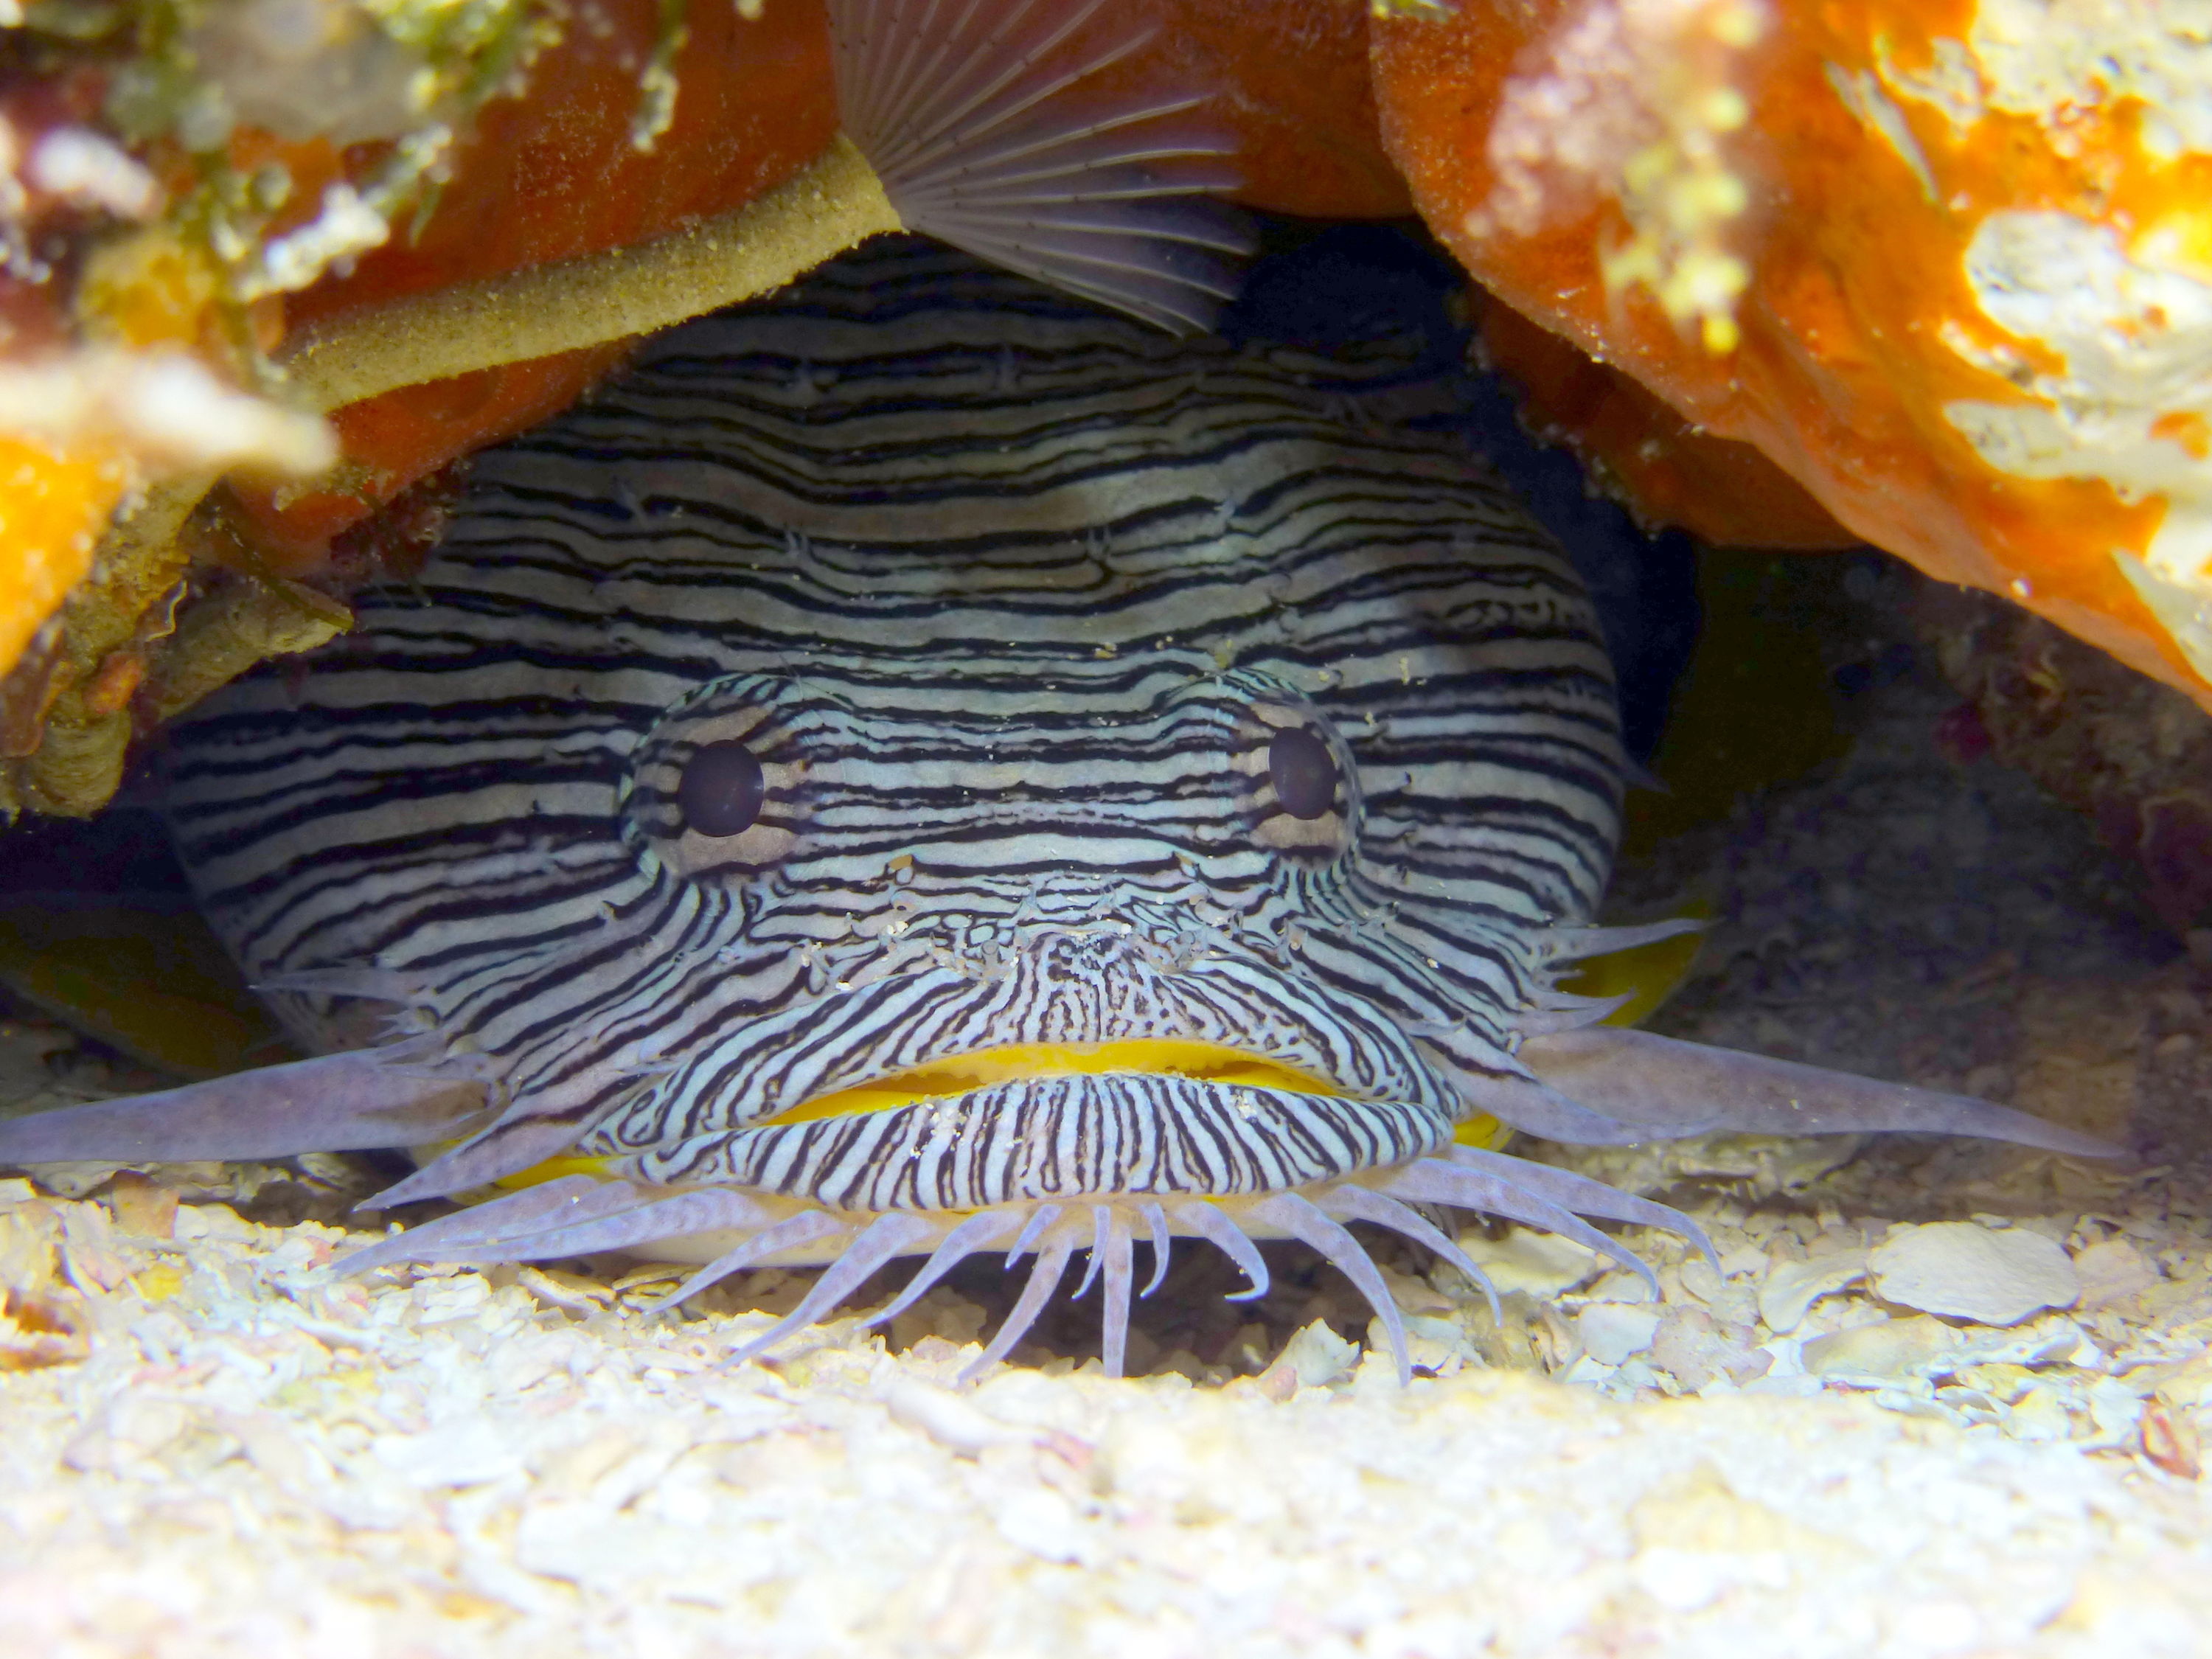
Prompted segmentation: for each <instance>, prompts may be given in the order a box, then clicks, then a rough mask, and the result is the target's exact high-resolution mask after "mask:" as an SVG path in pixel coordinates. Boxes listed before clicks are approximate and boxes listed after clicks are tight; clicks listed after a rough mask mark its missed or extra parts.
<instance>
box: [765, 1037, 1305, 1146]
mask: <svg viewBox="0 0 2212 1659" xmlns="http://www.w3.org/2000/svg"><path fill="white" fill-rule="evenodd" d="M1101 1072H1133V1073H1144V1074H1147V1075H1151V1076H1155V1077H1187V1078H1194V1079H1198V1080H1200V1081H1201V1082H1205V1083H1240V1084H1243V1085H1245V1086H1246V1087H1248V1088H1255V1089H1286V1090H1289V1091H1292V1092H1293V1093H1297V1094H1302V1095H1339V1094H1341V1093H1343V1092H1344V1091H1342V1090H1340V1089H1339V1088H1338V1087H1337V1086H1336V1085H1334V1084H1333V1083H1331V1082H1329V1081H1328V1079H1325V1078H1321V1077H1316V1075H1315V1074H1314V1073H1311V1072H1306V1071H1301V1070H1300V1069H1298V1068H1297V1067H1296V1066H1285V1065H1284V1064H1283V1063H1282V1062H1281V1061H1280V1060H1267V1059H1264V1058H1262V1057H1261V1056H1260V1055H1258V1054H1247V1053H1245V1052H1244V1051H1243V1049H1241V1048H1226V1047H1224V1046H1223V1045H1222V1044H1220V1043H1217V1042H1182V1041H1179V1040H1176V1039H1174V1038H1167V1037H1131V1038H1127V1039H1125V1040H1123V1041H1121V1042H1015V1043H1009V1044H1007V1045H1006V1046H1005V1047H1004V1048H978V1049H976V1050H975V1051H974V1052H973V1053H971V1054H952V1055H949V1056H947V1057H946V1058H945V1059H943V1060H932V1061H931V1062H930V1063H929V1064H928V1065H927V1066H915V1067H914V1068H913V1069H912V1070H910V1071H904V1072H896V1073H892V1074H891V1075H890V1076H889V1077H879V1078H876V1079H872V1081H870V1082H867V1083H862V1084H857V1085H854V1087H852V1088H850V1089H840V1090H838V1091H836V1093H835V1094H827V1095H817V1096H816V1097H814V1098H813V1099H811V1100H809V1101H806V1102H805V1103H802V1104H800V1105H797V1106H794V1107H793V1108H791V1109H790V1110H788V1111H784V1112H778V1113H777V1114H776V1115H775V1116H773V1117H769V1118H763V1119H761V1120H760V1124H761V1125H762V1126H763V1127H764V1126H766V1125H768V1124H771V1123H805V1122H809V1121H812V1120H813V1119H816V1118H823V1117H857V1116H860V1115H863V1114H865V1113H868V1112H889V1111H894V1110H896V1109H898V1108H899V1107H902V1106H912V1105H915V1104H917V1103H920V1102H922V1101H926V1100H942V1099H945V1098H947V1097H951V1096H955V1095H964V1094H967V1093H969V1091H973V1090H975V1089H981V1088H986V1087H987V1086H989V1085H992V1084H994V1083H1011V1082H1014V1081H1017V1080H1019V1079H1029V1078H1045V1077H1081V1076H1087V1075H1091V1074H1095V1073H1101Z"/></svg>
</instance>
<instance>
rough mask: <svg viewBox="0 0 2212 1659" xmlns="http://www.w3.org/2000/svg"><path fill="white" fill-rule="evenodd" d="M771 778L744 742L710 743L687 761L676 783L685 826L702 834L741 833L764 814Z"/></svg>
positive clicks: (725, 834)
mask: <svg viewBox="0 0 2212 1659" xmlns="http://www.w3.org/2000/svg"><path fill="white" fill-rule="evenodd" d="M767 793H768V779H767V778H766V777H765V776H764V775H763V774H762V772H761V763H759V762H758V761H757V760H756V759H754V758H753V753H752V750H750V749H747V748H746V747H745V746H744V744H741V743H710V744H707V745H706V746H705V747H704V748H702V749H700V750H696V751H695V752H694V753H693V754H692V757H691V758H690V760H688V761H686V762H685V763H684V781H682V782H681V783H679V784H678V785H677V786H676V806H677V810H678V811H680V812H681V813H682V814H683V815H684V828H685V829H696V830H697V831H698V832H699V833H700V834H701V835H702V836H739V835H743V834H744V832H745V831H746V830H748V829H751V828H752V827H753V823H754V820H756V819H757V818H758V817H760V810H761V801H762V800H763V798H764V797H765V796H766V795H767Z"/></svg>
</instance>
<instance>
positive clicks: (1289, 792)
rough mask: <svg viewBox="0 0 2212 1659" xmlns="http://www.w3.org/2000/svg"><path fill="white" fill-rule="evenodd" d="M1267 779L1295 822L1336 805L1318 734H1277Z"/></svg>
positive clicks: (1332, 763) (1331, 771)
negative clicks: (1272, 784) (1297, 819)
mask: <svg viewBox="0 0 2212 1659" xmlns="http://www.w3.org/2000/svg"><path fill="white" fill-rule="evenodd" d="M1267 775H1268V777H1269V778H1270V779H1271V780H1272V781H1273V783H1274V786H1275V799H1277V800H1279V801H1280V802H1281V803H1282V806H1283V811H1285V812H1288V813H1289V814H1290V815H1291V817H1294V818H1317V817H1322V815H1323V814H1324V813H1326V812H1327V811H1328V810H1329V808H1330V807H1332V806H1334V805H1336V757H1335V756H1334V755H1333V754H1331V753H1330V752H1329V748H1328V743H1327V742H1326V741H1325V740H1323V739H1322V738H1321V737H1320V735H1319V734H1317V733H1316V732H1309V731H1306V730H1304V728H1302V727H1297V726H1292V727H1291V728H1289V729H1288V730H1285V731H1281V732H1276V733H1275V740H1274V741H1273V743H1271V744H1268V745H1267ZM684 781H685V782H686V784H687V785H688V784H689V782H690V779H688V778H687V779H685V780H684Z"/></svg>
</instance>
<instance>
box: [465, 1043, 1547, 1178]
mask: <svg viewBox="0 0 2212 1659" xmlns="http://www.w3.org/2000/svg"><path fill="white" fill-rule="evenodd" d="M1102 1072H1121V1073H1139V1074H1142V1075H1149V1076H1154V1077H1185V1078H1192V1079H1197V1080H1198V1081H1200V1082H1204V1083H1233V1084H1242V1085H1244V1086H1246V1087H1247V1088H1255V1089H1283V1090H1287V1091H1290V1092H1291V1093H1293V1094H1304V1095H1336V1096H1340V1095H1342V1094H1343V1093H1344V1091H1343V1090H1342V1089H1340V1088H1339V1087H1337V1085H1335V1084H1334V1083H1332V1082H1330V1081H1329V1080H1328V1079H1326V1078H1322V1077H1319V1076H1316V1074H1315V1073H1311V1072H1307V1071H1302V1070H1300V1069H1299V1068H1298V1067H1297V1066H1285V1065H1284V1064H1283V1063H1282V1061H1280V1060H1268V1059H1267V1058H1265V1057H1264V1056H1262V1055H1259V1054H1248V1053H1246V1052H1245V1051H1244V1050H1243V1049H1241V1048H1228V1047H1225V1045H1223V1044H1221V1043H1218V1042H1182V1041H1178V1040H1176V1039H1174V1038H1169V1037H1131V1038H1127V1039H1125V1040H1123V1041H1121V1042H1016V1043H1009V1044H1007V1045H1006V1046H1005V1047H1003V1048H978V1049H976V1050H975V1051H974V1052H973V1053H970V1054H953V1055H950V1056H948V1057H946V1058H945V1059H943V1060H932V1061H931V1062H930V1063H929V1064H928V1065H927V1066H915V1067H914V1068H912V1069H911V1070H908V1071H904V1072H896V1073H892V1074H891V1075H890V1076H889V1077H879V1078H877V1079H873V1080H872V1081H870V1082H867V1083H862V1084H857V1085H854V1087H852V1088H850V1089H840V1090H838V1091H836V1093H834V1094H827V1095H817V1096H816V1097H814V1098H813V1099H811V1100H809V1101H806V1102H804V1103H801V1104H799V1105H797V1106H794V1107H793V1108H791V1109H790V1110H788V1111H784V1112H778V1113H777V1114H776V1115H775V1116H773V1117H767V1118H762V1119H759V1120H757V1121H755V1122H753V1123H750V1124H748V1125H746V1126H745V1127H748V1128H765V1127H769V1125H771V1124H778V1123H805V1122H810V1121H813V1120H814V1119H817V1118H824V1117H848V1116H853V1117H857V1116H860V1115H865V1114H866V1113H869V1112H889V1111H895V1110H896V1109H898V1108H900V1107H902V1106H912V1105H916V1104H918V1103H921V1102H923V1101H928V1100H943V1099H947V1098H950V1097H955V1096H958V1095H964V1094H967V1093H969V1092H970V1091H973V1090H976V1089H981V1088H984V1087H986V1086H987V1085H991V1084H994V1083H1008V1082H1012V1081H1014V1080H1016V1079H1024V1078H1046V1077H1079V1076H1085V1075H1091V1074H1095V1073H1102ZM1511 1134H1512V1131H1511V1130H1510V1129H1508V1128H1506V1127H1505V1126H1504V1125H1503V1124H1501V1123H1500V1122H1498V1120H1497V1119H1496V1118H1493V1117H1488V1116H1483V1115H1477V1116H1475V1117H1474V1118H1471V1119H1469V1120H1468V1121H1465V1122H1462V1123H1461V1124H1460V1125H1459V1126H1458V1128H1457V1131H1456V1133H1455V1136H1454V1139H1457V1140H1460V1141H1462V1142H1464V1143H1465V1144H1467V1145H1468V1146H1492V1147H1495V1146H1502V1145H1504V1142H1505V1141H1506V1140H1507V1139H1510V1137H1511ZM615 1163H616V1160H615V1159H613V1158H610V1157H589V1156H575V1155H570V1156H566V1157H562V1158H549V1159H547V1160H546V1161H545V1162H544V1163H543V1164H533V1165H532V1166H531V1167H530V1168H529V1169H527V1170H522V1171H521V1172H520V1173H519V1174H515V1175H511V1176H505V1177H503V1178H502V1179H501V1180H500V1181H499V1182H497V1183H496V1184H497V1185H499V1186H500V1187H502V1188H518V1187H528V1186H534V1185H535V1184H536V1183H538V1182H541V1181H550V1180H552V1179H553V1178H554V1177H556V1176H565V1175H604V1174H606V1173H608V1172H610V1171H611V1170H612V1168H613V1167H614V1164H615Z"/></svg>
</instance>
